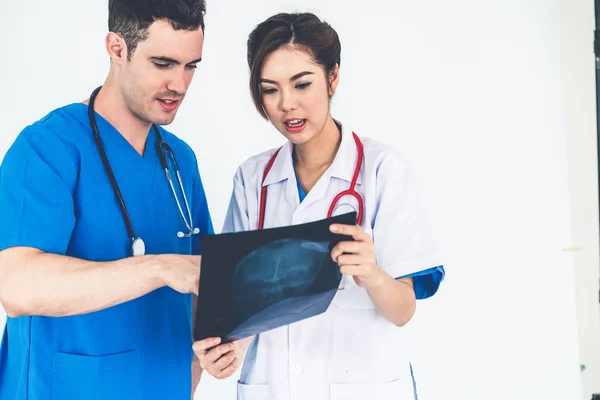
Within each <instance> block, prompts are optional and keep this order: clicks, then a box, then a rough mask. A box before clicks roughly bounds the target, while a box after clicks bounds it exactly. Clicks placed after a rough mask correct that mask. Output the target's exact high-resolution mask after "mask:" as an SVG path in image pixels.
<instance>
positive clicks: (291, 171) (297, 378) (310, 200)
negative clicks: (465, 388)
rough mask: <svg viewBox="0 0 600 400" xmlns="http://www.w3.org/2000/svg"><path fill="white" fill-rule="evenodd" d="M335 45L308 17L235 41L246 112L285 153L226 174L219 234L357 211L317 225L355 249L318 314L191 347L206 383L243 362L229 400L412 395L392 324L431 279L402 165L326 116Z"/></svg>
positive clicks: (418, 208)
mask: <svg viewBox="0 0 600 400" xmlns="http://www.w3.org/2000/svg"><path fill="white" fill-rule="evenodd" d="M340 47H341V46H340V42H339V38H338V35H337V33H336V32H335V30H334V29H333V28H332V27H331V26H330V25H329V24H327V23H325V22H321V21H320V20H319V19H318V18H317V17H316V16H315V15H313V14H309V13H304V14H278V15H275V16H273V17H271V18H269V19H267V20H266V21H264V22H262V23H261V24H259V25H258V26H257V27H256V28H255V30H254V31H253V32H252V33H251V34H250V36H249V39H248V63H249V66H250V89H251V92H252V96H253V99H254V102H255V105H256V107H257V110H258V112H259V113H260V114H261V115H262V116H263V117H264V118H266V119H268V120H269V121H270V122H271V123H272V124H273V126H274V127H275V128H276V129H277V130H278V131H279V132H281V134H282V135H283V136H285V138H286V139H287V142H286V144H285V145H284V146H283V147H282V148H280V149H271V150H268V151H266V152H264V153H261V154H258V155H256V156H254V157H251V158H250V159H248V160H247V161H246V162H244V163H243V164H242V165H241V166H240V167H239V169H238V171H237V173H236V175H235V177H234V189H233V195H232V198H231V203H230V206H229V210H228V212H227V216H226V220H225V224H224V228H223V231H224V232H231V231H244V230H252V229H258V228H263V227H264V228H272V227H278V226H285V225H292V224H300V223H306V222H310V221H315V220H319V219H323V218H326V217H327V216H328V215H330V209H331V214H332V215H337V214H341V213H345V212H348V211H352V210H353V209H354V210H358V212H359V221H358V224H357V225H354V226H332V228H331V229H332V231H333V232H336V233H340V234H347V235H351V236H353V237H354V239H355V241H354V242H341V243H340V244H339V245H338V246H337V247H335V248H334V249H333V251H332V254H331V256H332V257H333V259H334V260H336V261H337V263H338V264H339V266H340V270H341V272H342V274H344V277H343V279H342V283H341V287H342V288H343V290H338V292H337V294H336V295H335V297H334V299H333V301H332V305H331V306H330V307H329V308H328V310H327V311H326V312H325V313H323V314H321V315H318V316H316V317H313V318H309V319H306V320H303V321H300V322H297V323H294V324H291V325H287V326H283V327H281V328H278V329H274V330H272V331H268V332H265V333H262V334H260V335H258V336H256V337H254V338H250V339H249V340H242V341H239V342H235V343H227V344H222V345H218V343H219V340H218V339H206V340H204V341H201V342H197V343H195V344H194V351H195V353H196V355H197V356H198V358H199V359H200V363H201V366H202V368H204V369H205V370H207V371H208V373H210V374H211V375H213V376H215V377H217V378H225V377H228V376H230V375H232V374H233V373H234V372H235V371H236V370H237V368H238V367H239V366H240V365H241V363H242V362H243V368H242V371H241V377H240V380H239V382H238V390H237V393H238V399H239V400H255V399H256V400H258V399H260V400H263V399H273V400H326V399H331V400H336V399H361V400H364V399H377V400H387V399H389V400H392V399H393V400H409V399H410V400H413V399H415V398H416V388H415V385H414V377H413V374H412V368H411V365H410V363H409V360H408V357H407V349H406V347H405V345H406V341H405V340H404V339H403V329H402V326H404V325H405V324H406V323H408V322H409V320H410V319H411V318H412V316H413V314H414V312H415V307H416V304H415V303H416V300H418V299H425V298H428V297H430V296H432V295H433V294H434V293H435V292H436V291H437V289H438V287H439V285H440V283H441V281H442V279H443V277H444V269H443V267H442V265H441V261H440V259H439V257H438V253H437V248H436V245H435V243H434V242H433V240H432V237H431V234H430V228H429V226H428V222H427V217H426V215H425V214H426V213H425V210H424V209H423V207H422V202H421V201H419V199H418V194H417V190H416V189H417V188H416V183H415V178H414V175H413V173H412V171H411V168H410V166H409V164H408V163H407V161H406V160H405V159H404V158H403V157H402V156H401V155H400V154H399V153H398V152H397V151H396V150H394V149H392V148H390V147H388V146H386V145H385V144H383V143H380V142H377V141H375V140H371V139H367V138H365V137H362V136H360V133H358V132H353V131H352V130H351V128H350V127H348V126H346V125H344V123H343V122H341V121H336V120H334V119H333V117H332V116H331V114H330V99H331V97H332V96H333V95H334V93H335V91H336V89H337V86H338V82H339V77H340V69H339V65H340ZM372 79H376V77H373V78H372ZM390 129H393V126H390ZM359 157H360V158H359ZM353 187H354V188H355V189H356V192H358V194H359V195H360V199H361V200H362V201H363V204H362V206H361V205H360V203H359V200H358V199H356V198H355V197H353V196H351V195H346V196H343V197H342V198H341V199H339V201H337V202H336V203H335V205H334V206H333V207H332V203H334V199H335V197H336V195H337V194H338V193H340V192H343V191H345V190H348V189H352V188H353ZM261 205H263V207H264V209H263V211H262V212H261ZM342 253H346V254H342ZM215 345H218V346H216V347H214V348H212V349H211V350H210V351H207V349H210V348H211V347H213V346H215ZM248 346H249V347H248Z"/></svg>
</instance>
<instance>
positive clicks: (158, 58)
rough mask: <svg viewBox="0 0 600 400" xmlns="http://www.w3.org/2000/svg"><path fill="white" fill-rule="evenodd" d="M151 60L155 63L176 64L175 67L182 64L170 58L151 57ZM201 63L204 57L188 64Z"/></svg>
mask: <svg viewBox="0 0 600 400" xmlns="http://www.w3.org/2000/svg"><path fill="white" fill-rule="evenodd" d="M150 59H151V60H154V61H162V62H168V63H171V64H175V65H180V64H181V61H178V60H175V59H174V58H170V57H164V56H161V57H150ZM200 61H202V57H200V58H197V59H195V60H192V61H190V62H189V63H188V64H196V63H199V62H200Z"/></svg>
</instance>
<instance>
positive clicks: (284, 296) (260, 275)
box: [194, 212, 357, 342]
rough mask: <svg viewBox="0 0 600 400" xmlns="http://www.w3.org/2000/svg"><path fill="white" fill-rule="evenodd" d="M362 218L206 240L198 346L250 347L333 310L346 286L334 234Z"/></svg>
mask: <svg viewBox="0 0 600 400" xmlns="http://www.w3.org/2000/svg"><path fill="white" fill-rule="evenodd" d="M356 215H357V214H356V212H351V213H348V214H344V215H339V216H335V217H332V218H327V219H323V220H320V221H315V222H311V223H307V224H300V225H293V226H286V227H280V228H272V229H264V230H260V231H259V230H255V231H246V232H237V233H226V234H216V235H205V236H203V237H202V272H201V275H200V285H199V290H198V306H197V309H196V325H195V327H194V340H202V339H205V338H207V337H220V338H221V339H222V341H223V342H229V341H233V340H239V339H243V338H245V337H249V336H252V335H256V334H259V333H263V332H266V331H268V330H271V329H275V328H278V327H281V326H284V325H287V324H291V323H294V322H298V321H301V320H303V319H307V318H310V317H313V316H316V315H319V314H322V313H323V312H325V311H326V310H327V308H328V307H329V305H330V304H331V301H332V300H333V297H334V296H335V294H336V293H337V289H338V287H339V284H340V281H341V274H340V272H339V267H338V266H337V264H336V263H335V262H334V261H333V260H332V259H331V256H330V253H331V249H333V247H335V246H336V245H337V244H338V243H339V242H340V241H345V240H352V238H351V237H347V236H342V235H336V234H333V233H331V232H330V231H329V226H330V225H331V224H332V223H341V224H349V225H352V224H355V223H356Z"/></svg>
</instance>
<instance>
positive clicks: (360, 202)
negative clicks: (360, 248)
mask: <svg viewBox="0 0 600 400" xmlns="http://www.w3.org/2000/svg"><path fill="white" fill-rule="evenodd" d="M352 136H353V137H354V142H356V152H357V154H358V159H357V160H356V167H355V168H354V176H353V177H352V182H351V183H350V188H348V189H347V190H344V191H343V192H340V193H338V194H337V196H335V198H334V199H333V202H332V203H331V205H330V206H329V211H328V212H327V218H331V216H332V215H333V211H334V210H335V206H336V204H337V203H338V202H339V201H340V199H341V198H342V197H344V196H346V195H349V196H352V197H354V198H355V199H356V200H358V219H357V220H356V223H357V224H358V225H360V224H361V223H362V219H363V199H362V197H361V196H360V194H359V193H358V192H357V191H356V189H355V187H356V181H357V180H358V174H359V173H360V168H361V166H362V162H363V157H364V150H363V144H362V142H361V141H360V139H359V138H358V136H357V135H356V133H354V132H352ZM280 150H281V148H279V149H278V150H277V151H276V152H275V154H273V155H272V156H271V159H270V160H269V162H268V163H267V166H266V167H265V172H264V175H263V179H262V189H261V191H260V210H259V216H258V229H263V225H264V223H265V208H266V206H267V187H266V186H265V185H264V183H265V179H266V177H267V175H268V173H269V171H270V170H271V167H272V166H273V163H274V162H275V159H276V158H277V154H279V151H280Z"/></svg>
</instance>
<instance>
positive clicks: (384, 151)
mask: <svg viewBox="0 0 600 400" xmlns="http://www.w3.org/2000/svg"><path fill="white" fill-rule="evenodd" d="M361 141H362V144H363V151H364V155H365V161H366V162H367V163H369V164H371V165H372V166H381V165H383V164H385V165H389V166H390V167H392V168H394V169H397V168H405V167H410V162H409V160H408V159H407V158H406V157H405V155H404V154H403V152H402V151H401V150H400V149H398V148H396V147H394V146H391V145H389V144H387V143H384V142H382V141H380V140H377V139H373V138H371V137H361Z"/></svg>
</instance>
